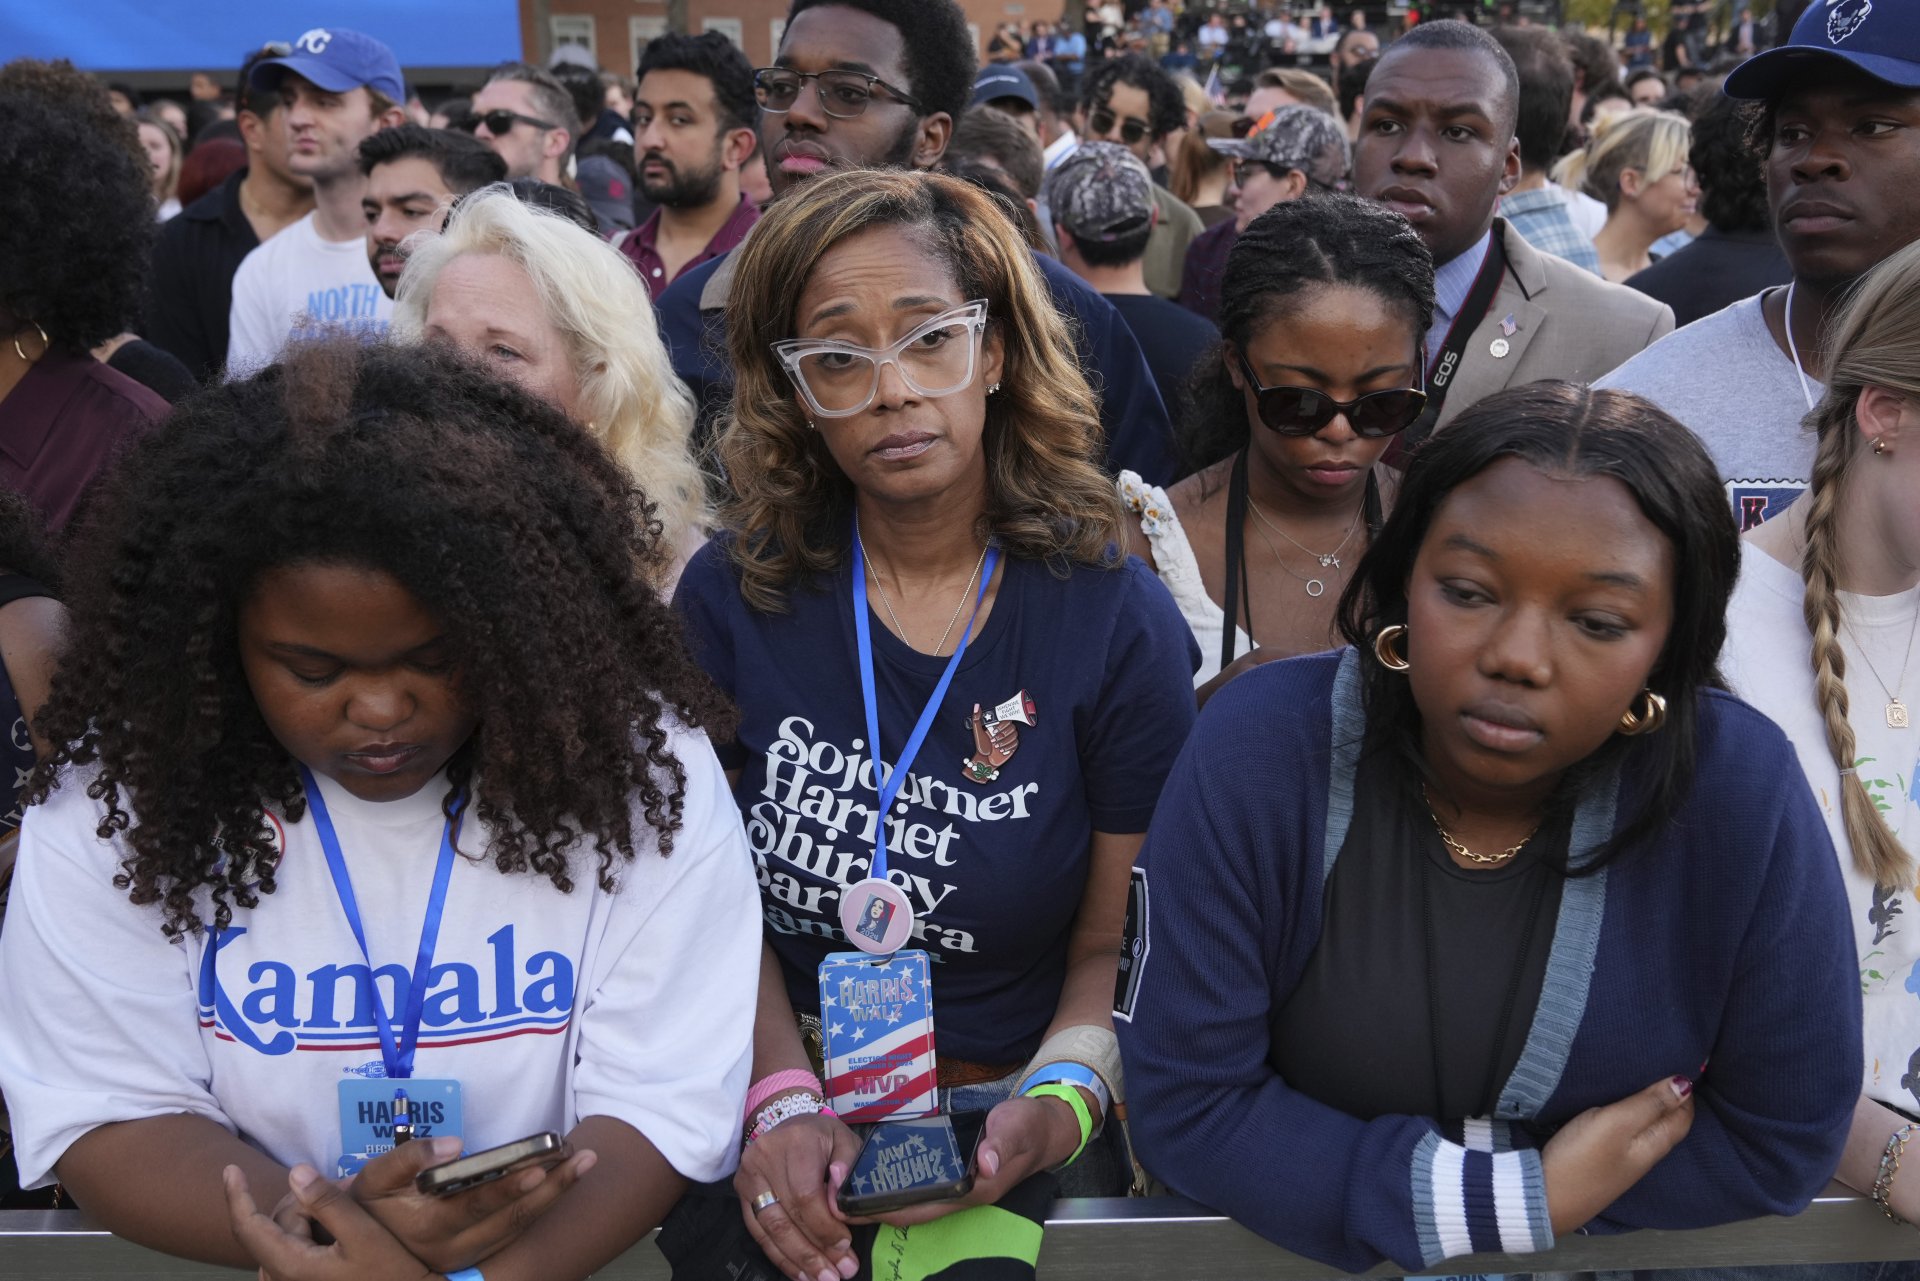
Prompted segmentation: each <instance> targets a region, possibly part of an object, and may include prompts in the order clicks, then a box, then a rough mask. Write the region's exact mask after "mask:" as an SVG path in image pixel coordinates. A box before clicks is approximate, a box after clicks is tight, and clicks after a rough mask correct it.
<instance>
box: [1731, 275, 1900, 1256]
mask: <svg viewBox="0 0 1920 1281" xmlns="http://www.w3.org/2000/svg"><path fill="white" fill-rule="evenodd" d="M1828 350H1829V351H1831V352H1832V353H1833V354H1832V356H1831V358H1830V363H1829V364H1828V367H1827V369H1828V375H1827V376H1828V382H1827V393H1826V397H1825V399H1823V400H1822V401H1821V402H1820V405H1819V407H1818V408H1817V409H1816V410H1815V411H1814V412H1813V413H1812V414H1811V415H1810V416H1809V422H1810V424H1811V426H1812V427H1813V429H1814V430H1815V432H1816V433H1817V434H1818V439H1819V444H1818V450H1817V453H1816V454H1815V457H1814V463H1813V479H1812V483H1811V484H1810V485H1809V486H1808V488H1807V491H1806V493H1805V494H1803V495H1802V496H1801V497H1800V499H1799V500H1798V501H1796V502H1795V503H1794V504H1793V506H1792V507H1790V508H1788V509H1787V511H1786V513H1785V514H1784V515H1783V516H1781V517H1780V518H1779V519H1776V520H1772V521H1768V522H1767V523H1766V524H1764V525H1761V526H1759V527H1758V528H1756V529H1754V530H1753V531H1752V532H1751V533H1749V534H1748V535H1747V537H1746V540H1745V545H1744V547H1743V554H1742V564H1741V573H1740V580H1739V585H1738V587H1737V588H1736V589H1735V591H1734V595H1733V602H1732V604H1731V606H1730V607H1729V609H1728V616H1727V625H1728V633H1729V640H1728V647H1727V656H1726V662H1725V669H1724V670H1725V674H1726V676H1727V679H1728V682H1729V684H1730V685H1731V686H1732V688H1733V689H1734V691H1735V692H1736V693H1738V694H1739V695H1740V696H1741V697H1742V698H1745V699H1747V700H1748V701H1749V702H1751V703H1753V704H1754V705H1755V706H1756V707H1758V708H1759V709H1760V710H1761V711H1763V712H1765V713H1767V714H1768V715H1769V716H1771V717H1772V718H1773V719H1774V720H1775V721H1777V722H1778V723H1779V724H1780V726H1781V728H1783V729H1785V730H1786V732H1787V735H1788V737H1790V738H1791V739H1792V740H1793V744H1794V747H1795V748H1796V749H1797V751H1798V753H1799V757H1800V764H1801V767H1802V769H1803V770H1804V771H1805V773H1806V776H1807V779H1808V781H1809V782H1811V783H1812V785H1813V791H1814V795H1815V796H1816V798H1817V799H1818V800H1819V802H1820V807H1821V809H1822V811H1823V812H1824V813H1825V815H1826V820H1827V828H1828V831H1829V832H1830V834H1831V835H1832V837H1833V843H1834V846H1835V848H1836V849H1837V850H1838V852H1839V856H1840V864H1841V868H1842V871H1843V873H1844V876H1845V880H1846V884H1847V894H1848V900H1849V905H1850V907H1851V909H1852V915H1853V928H1854V935H1855V941H1856V943H1857V946H1858V949H1859V958H1860V990H1861V994H1862V996H1863V998H1864V1003H1865V1013H1866V1018H1865V1025H1866V1076H1865V1080H1864V1082H1863V1084H1862V1093H1861V1098H1860V1102H1859V1106H1858V1108H1857V1110H1856V1112H1855V1114H1854V1122H1853V1130H1852V1134H1851V1137H1850V1138H1849V1140H1848V1143H1847V1149H1846V1153H1845V1155H1844V1156H1843V1157H1842V1158H1841V1161H1840V1170H1839V1178H1840V1180H1841V1181H1842V1182H1844V1183H1846V1184H1847V1185H1848V1186H1850V1187H1852V1188H1854V1189H1855V1190H1856V1191H1859V1192H1862V1193H1867V1194H1869V1195H1871V1196H1873V1198H1874V1199H1875V1200H1877V1201H1879V1202H1880V1203H1881V1205H1882V1207H1883V1208H1885V1209H1886V1210H1887V1211H1888V1212H1889V1213H1891V1214H1894V1215H1897V1216H1898V1217H1900V1218H1902V1219H1905V1220H1907V1221H1909V1222H1916V1223H1920V1174H1916V1173H1915V1172H1914V1167H1915V1166H1916V1165H1920V1159H1914V1158H1920V1150H1917V1151H1916V1152H1914V1153H1913V1154H1911V1156H1910V1159H1909V1160H1908V1161H1907V1162H1906V1163H1905V1164H1904V1165H1901V1166H1900V1168H1899V1172H1898V1174H1897V1176H1896V1177H1894V1178H1893V1179H1892V1180H1891V1181H1890V1185H1883V1184H1881V1183H1879V1182H1878V1181H1877V1176H1878V1174H1879V1171H1880V1169H1881V1161H1882V1157H1883V1156H1884V1155H1886V1154H1889V1153H1891V1154H1892V1155H1893V1156H1894V1157H1895V1158H1898V1157H1899V1155H1900V1154H1901V1149H1903V1148H1904V1147H1905V1146H1906V1144H1907V1142H1908V1140H1909V1139H1910V1138H1911V1137H1913V1136H1914V1134H1915V1133H1916V1129H1915V1127H1914V1126H1911V1125H1909V1124H1907V1119H1908V1118H1907V1117H1906V1116H1903V1115H1901V1113H1902V1112H1904V1113H1907V1114H1912V1113H1914V1112H1916V1111H1920V999H1916V997H1920V965H1917V963H1920V905H1917V904H1916V902H1915V894H1916V891H1915V855H1916V854H1920V665H1916V664H1915V663H1914V662H1913V661H1912V660H1913V657H1914V654H1913V651H1914V648H1915V646H1916V638H1915V636H1914V631H1915V627H1916V624H1920V568H1917V567H1920V503H1916V502H1915V499H1914V496H1915V495H1916V494H1920V245H1909V246H1908V247H1907V248H1905V249H1902V250H1901V251H1900V252H1899V253H1897V254H1895V255H1893V256H1892V257H1891V258H1889V259H1887V260H1886V261H1885V262H1884V263H1882V264H1881V265H1880V266H1879V267H1877V268H1875V269H1874V270H1873V272H1872V273H1871V274H1869V275H1868V276H1867V277H1866V278H1865V280H1864V281H1863V283H1862V284H1861V285H1860V287H1859V291H1858V292H1857V293H1856V294H1855V295H1854V297H1853V298H1852V300H1851V301H1850V302H1848V303H1847V305H1846V307H1845V308H1844V310H1843V311H1842V312H1841V313H1840V315H1839V316H1838V317H1837V319H1836V320H1835V322H1834V329H1833V331H1832V337H1831V339H1830V342H1829V346H1828ZM1896 1109H1897V1110H1896Z"/></svg>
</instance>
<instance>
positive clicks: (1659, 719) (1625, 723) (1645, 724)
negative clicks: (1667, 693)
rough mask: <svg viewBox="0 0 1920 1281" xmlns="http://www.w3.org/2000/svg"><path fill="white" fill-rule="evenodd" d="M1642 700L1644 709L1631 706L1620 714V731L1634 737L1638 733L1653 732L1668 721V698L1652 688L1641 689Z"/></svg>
mask: <svg viewBox="0 0 1920 1281" xmlns="http://www.w3.org/2000/svg"><path fill="white" fill-rule="evenodd" d="M1640 702H1641V703H1642V705H1643V707H1644V710H1640V709H1635V708H1632V707H1629V708H1628V709H1627V710H1626V711H1624V712H1622V713H1621V714H1620V732H1621V733H1622V734H1625V735H1626V736H1627V737H1629V738H1632V737H1633V736H1634V735H1636V734H1651V733H1653V732H1654V731H1655V730H1657V729H1659V728H1660V727H1661V726H1662V725H1665V724H1666V723H1667V700H1666V699H1665V698H1663V697H1661V696H1660V695H1659V694H1656V693H1654V692H1653V691H1652V690H1650V689H1643V690H1641V691H1640Z"/></svg>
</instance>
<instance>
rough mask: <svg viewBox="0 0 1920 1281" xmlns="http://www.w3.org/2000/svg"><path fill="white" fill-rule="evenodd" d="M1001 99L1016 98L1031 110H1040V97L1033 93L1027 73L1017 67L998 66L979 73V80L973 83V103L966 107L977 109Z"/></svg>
mask: <svg viewBox="0 0 1920 1281" xmlns="http://www.w3.org/2000/svg"><path fill="white" fill-rule="evenodd" d="M1002 98H1018V99H1019V100H1020V101H1021V102H1024V103H1026V104H1027V106H1028V107H1029V108H1031V109H1032V110H1034V111H1038V110H1039V109H1040V95H1039V94H1037V93H1035V92H1034V91H1033V81H1031V80H1029V79H1028V78H1027V73H1026V72H1024V71H1022V70H1020V68H1018V67H1008V66H1000V65H995V66H990V67H988V68H987V69H986V70H984V71H982V72H981V73H980V77H979V79H977V80H975V81H974V82H973V101H972V102H970V103H968V104H967V105H968V106H970V107H978V106H980V105H981V104H983V103H988V102H997V101H999V100H1000V99H1002Z"/></svg>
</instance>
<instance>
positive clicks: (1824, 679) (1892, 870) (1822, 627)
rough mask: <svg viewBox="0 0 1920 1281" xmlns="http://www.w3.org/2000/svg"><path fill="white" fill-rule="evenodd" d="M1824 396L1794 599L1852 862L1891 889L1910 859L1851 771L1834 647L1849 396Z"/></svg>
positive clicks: (1850, 431)
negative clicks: (1800, 585) (1802, 620)
mask: <svg viewBox="0 0 1920 1281" xmlns="http://www.w3.org/2000/svg"><path fill="white" fill-rule="evenodd" d="M1836 399H1837V398H1834V397H1829V400H1828V403H1826V404H1823V405H1822V406H1821V407H1820V415H1819V427H1820V448H1819V451H1818V452H1817V453H1816V454H1815V456H1814V460H1813V478H1812V481H1811V483H1810V484H1809V486H1808V489H1807V504H1808V505H1807V550H1806V552H1805V554H1804V555H1803V556H1802V557H1801V559H1800V576H1801V578H1802V579H1804V580H1805V582H1806V585H1807V590H1806V594H1805V596H1804V597H1803V598H1802V600H1801V610H1802V612H1803V613H1804V614H1805V616H1806V620H1807V631H1808V632H1809V633H1810V634H1811V635H1812V637H1813V647H1812V660H1813V689H1814V698H1815V699H1816V701H1817V702H1818V703H1819V706H1820V714H1821V716H1822V717H1823V718H1824V719H1825V721H1826V726H1827V747H1828V748H1829V750H1831V751H1832V753H1833V760H1834V764H1836V765H1838V766H1839V767H1840V816H1841V821H1842V822H1843V823H1844V824H1845V825H1846V832H1847V844H1848V845H1850V846H1852V847H1853V865H1854V867H1855V868H1857V869H1859V871H1860V873H1861V875H1863V876H1871V877H1872V878H1873V879H1874V881H1875V883H1876V884H1879V885H1881V886H1885V887H1888V888H1893V887H1897V886H1904V885H1907V884H1909V883H1910V882H1911V878H1912V875H1913V866H1912V860H1911V859H1910V858H1909V857H1908V856H1907V852H1906V850H1905V849H1903V848H1902V847H1901V845H1900V840H1899V838H1898V837H1896V836H1895V835H1894V834H1893V830H1892V829H1891V828H1889V827H1888V826H1887V821H1886V819H1884V818H1882V817H1881V815H1880V809H1879V807H1878V806H1877V805H1875V804H1874V801H1873V796H1872V795H1871V794H1870V793H1869V792H1868V791H1867V785H1866V784H1865V783H1863V782H1862V781H1861V780H1860V776H1859V775H1858V774H1857V773H1855V772H1854V767H1855V758H1854V751H1855V743H1854V736H1853V724H1852V722H1851V721H1849V720H1848V719H1847V702H1848V700H1847V681H1846V676H1847V657H1846V654H1845V652H1844V651H1842V650H1841V648H1840V587H1839V580H1840V573H1839V570H1840V565H1839V561H1840V549H1839V545H1838V544H1839V530H1838V528H1837V526H1838V516H1839V511H1840V498H1841V484H1840V481H1841V477H1842V476H1843V475H1844V473H1845V472H1846V469H1847V464H1848V462H1850V461H1851V459H1852V455H1853V453H1854V440H1855V438H1856V437H1857V436H1858V435H1859V432H1858V431H1857V430H1856V429H1855V428H1854V424H1853V412H1852V406H1851V404H1850V403H1847V404H1844V405H1842V404H1836V403H1835V400H1836Z"/></svg>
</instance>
